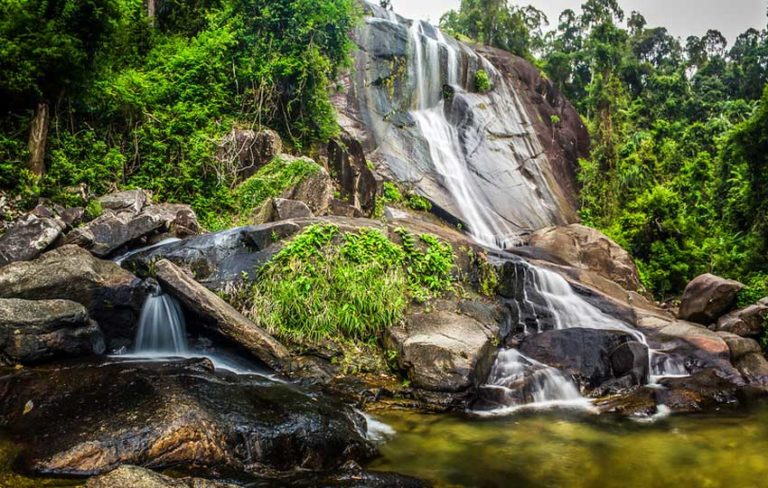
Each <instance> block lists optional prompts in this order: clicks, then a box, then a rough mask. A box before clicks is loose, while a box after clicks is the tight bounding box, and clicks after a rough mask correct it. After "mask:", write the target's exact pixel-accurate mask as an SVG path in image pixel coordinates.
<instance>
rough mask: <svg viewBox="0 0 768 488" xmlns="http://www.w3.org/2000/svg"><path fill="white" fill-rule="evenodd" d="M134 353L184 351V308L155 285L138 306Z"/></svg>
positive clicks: (185, 345)
mask: <svg viewBox="0 0 768 488" xmlns="http://www.w3.org/2000/svg"><path fill="white" fill-rule="evenodd" d="M133 352H134V354H139V355H142V354H143V355H153V354H183V353H186V352H187V332H186V324H185V321H184V312H183V311H182V310H181V306H180V305H179V303H178V302H177V301H176V299H175V298H173V297H172V296H170V295H167V294H165V293H163V291H162V289H160V287H159V286H158V287H156V288H155V289H154V290H153V291H152V293H150V295H149V296H148V297H147V299H146V301H145V302H144V306H143V307H142V309H141V318H140V320H139V330H138V332H137V333H136V342H135V345H134V351H133Z"/></svg>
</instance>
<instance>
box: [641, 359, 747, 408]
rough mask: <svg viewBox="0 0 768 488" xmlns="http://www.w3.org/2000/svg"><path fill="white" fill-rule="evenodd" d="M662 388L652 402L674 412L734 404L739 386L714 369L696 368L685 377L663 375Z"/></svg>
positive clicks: (736, 401)
mask: <svg viewBox="0 0 768 488" xmlns="http://www.w3.org/2000/svg"><path fill="white" fill-rule="evenodd" d="M659 383H660V384H661V385H662V386H664V387H665V388H664V389H662V390H658V391H656V401H657V402H658V403H660V404H662V405H666V406H667V407H669V408H670V409H672V411H674V412H699V411H702V410H709V409H712V408H715V407H718V406H720V405H736V404H738V401H739V400H738V395H737V393H738V390H739V385H736V384H734V383H733V382H731V381H729V380H728V379H725V378H722V377H721V376H719V375H718V374H717V372H715V371H714V370H711V369H708V370H704V371H700V372H698V373H696V374H693V375H691V376H689V377H686V378H666V379H662V380H661V381H660V382H659Z"/></svg>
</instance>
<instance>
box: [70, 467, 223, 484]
mask: <svg viewBox="0 0 768 488" xmlns="http://www.w3.org/2000/svg"><path fill="white" fill-rule="evenodd" d="M236 487H237V485H232V484H230V483H223V482H219V481H210V480H205V479H201V478H181V479H177V478H171V477H169V476H164V475H162V474H160V473H155V472H154V471H152V470H150V469H146V468H140V467H138V466H130V465H127V466H120V467H119V468H117V469H115V470H114V471H110V472H109V473H107V474H102V475H99V476H95V477H93V478H91V479H89V480H88V482H87V483H86V484H85V488H236Z"/></svg>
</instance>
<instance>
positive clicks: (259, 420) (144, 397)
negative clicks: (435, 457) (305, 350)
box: [0, 360, 373, 478]
mask: <svg viewBox="0 0 768 488" xmlns="http://www.w3.org/2000/svg"><path fill="white" fill-rule="evenodd" d="M206 363H207V361H205V360H202V361H201V360H187V361H180V362H171V363H157V362H153V363H144V364H142V363H138V362H135V361H134V362H123V363H119V362H114V361H112V362H103V363H98V364H88V363H83V362H80V363H77V364H72V365H61V366H56V367H49V368H40V369H34V368H29V369H25V370H22V371H21V372H19V373H16V374H13V375H6V376H4V377H3V378H1V379H0V423H2V426H3V427H4V428H5V429H6V431H7V432H8V433H9V434H10V435H11V436H12V437H13V439H14V440H15V442H17V443H19V445H20V446H21V448H22V452H21V456H20V459H19V461H18V463H17V465H18V466H19V467H20V468H21V469H22V470H23V471H26V472H30V473H37V474H47V475H56V476H60V475H75V476H91V475H96V474H101V473H105V472H108V471H111V470H113V469H115V468H116V467H118V466H119V465H122V464H134V465H139V466H142V467H145V468H151V469H157V470H162V469H167V468H173V469H174V470H176V471H182V472H188V473H198V474H199V475H203V476H206V477H215V478H221V477H224V476H226V475H227V474H238V473H260V472H266V473H269V474H270V475H271V474H274V473H276V472H285V471H290V472H295V470H307V471H315V470H324V471H325V470H333V469H335V468H338V467H340V466H341V465H342V464H343V463H345V462H347V461H349V460H356V461H363V460H365V459H367V458H368V457H369V456H370V455H371V454H372V453H373V448H372V446H371V445H370V443H369V442H368V441H367V440H366V439H365V438H364V432H365V420H364V418H363V417H362V416H361V415H359V414H357V413H356V412H354V411H353V410H351V409H350V408H348V407H346V406H345V405H343V404H342V403H340V402H338V401H337V400H335V399H333V398H331V397H328V396H324V395H322V394H319V393H313V392H304V391H302V390H299V389H298V388H297V387H295V386H292V385H290V384H285V383H277V382H273V381H270V380H267V379H266V378H263V377H260V376H255V375H249V376H237V375H224V376H217V375H215V374H214V373H213V372H212V371H211V368H210V365H209V364H206ZM307 471H305V472H307Z"/></svg>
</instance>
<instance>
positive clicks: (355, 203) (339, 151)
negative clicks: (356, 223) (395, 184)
mask: <svg viewBox="0 0 768 488" xmlns="http://www.w3.org/2000/svg"><path fill="white" fill-rule="evenodd" d="M328 166H329V167H330V169H331V174H332V176H334V177H335V179H336V181H338V182H339V185H340V186H341V197H342V199H343V200H344V201H346V202H348V203H349V204H350V205H351V206H352V207H354V208H356V209H358V210H360V212H361V214H364V215H371V213H372V212H373V209H374V206H375V205H376V194H377V188H378V183H377V181H376V176H375V175H374V174H373V172H372V171H371V170H370V168H368V164H367V162H366V159H365V152H364V151H363V146H362V145H361V144H360V142H358V141H357V140H355V139H354V138H352V137H350V136H349V135H347V134H344V135H342V136H341V137H339V138H338V139H335V140H332V141H331V142H330V143H329V144H328ZM352 216H354V215H350V217H352Z"/></svg>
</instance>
